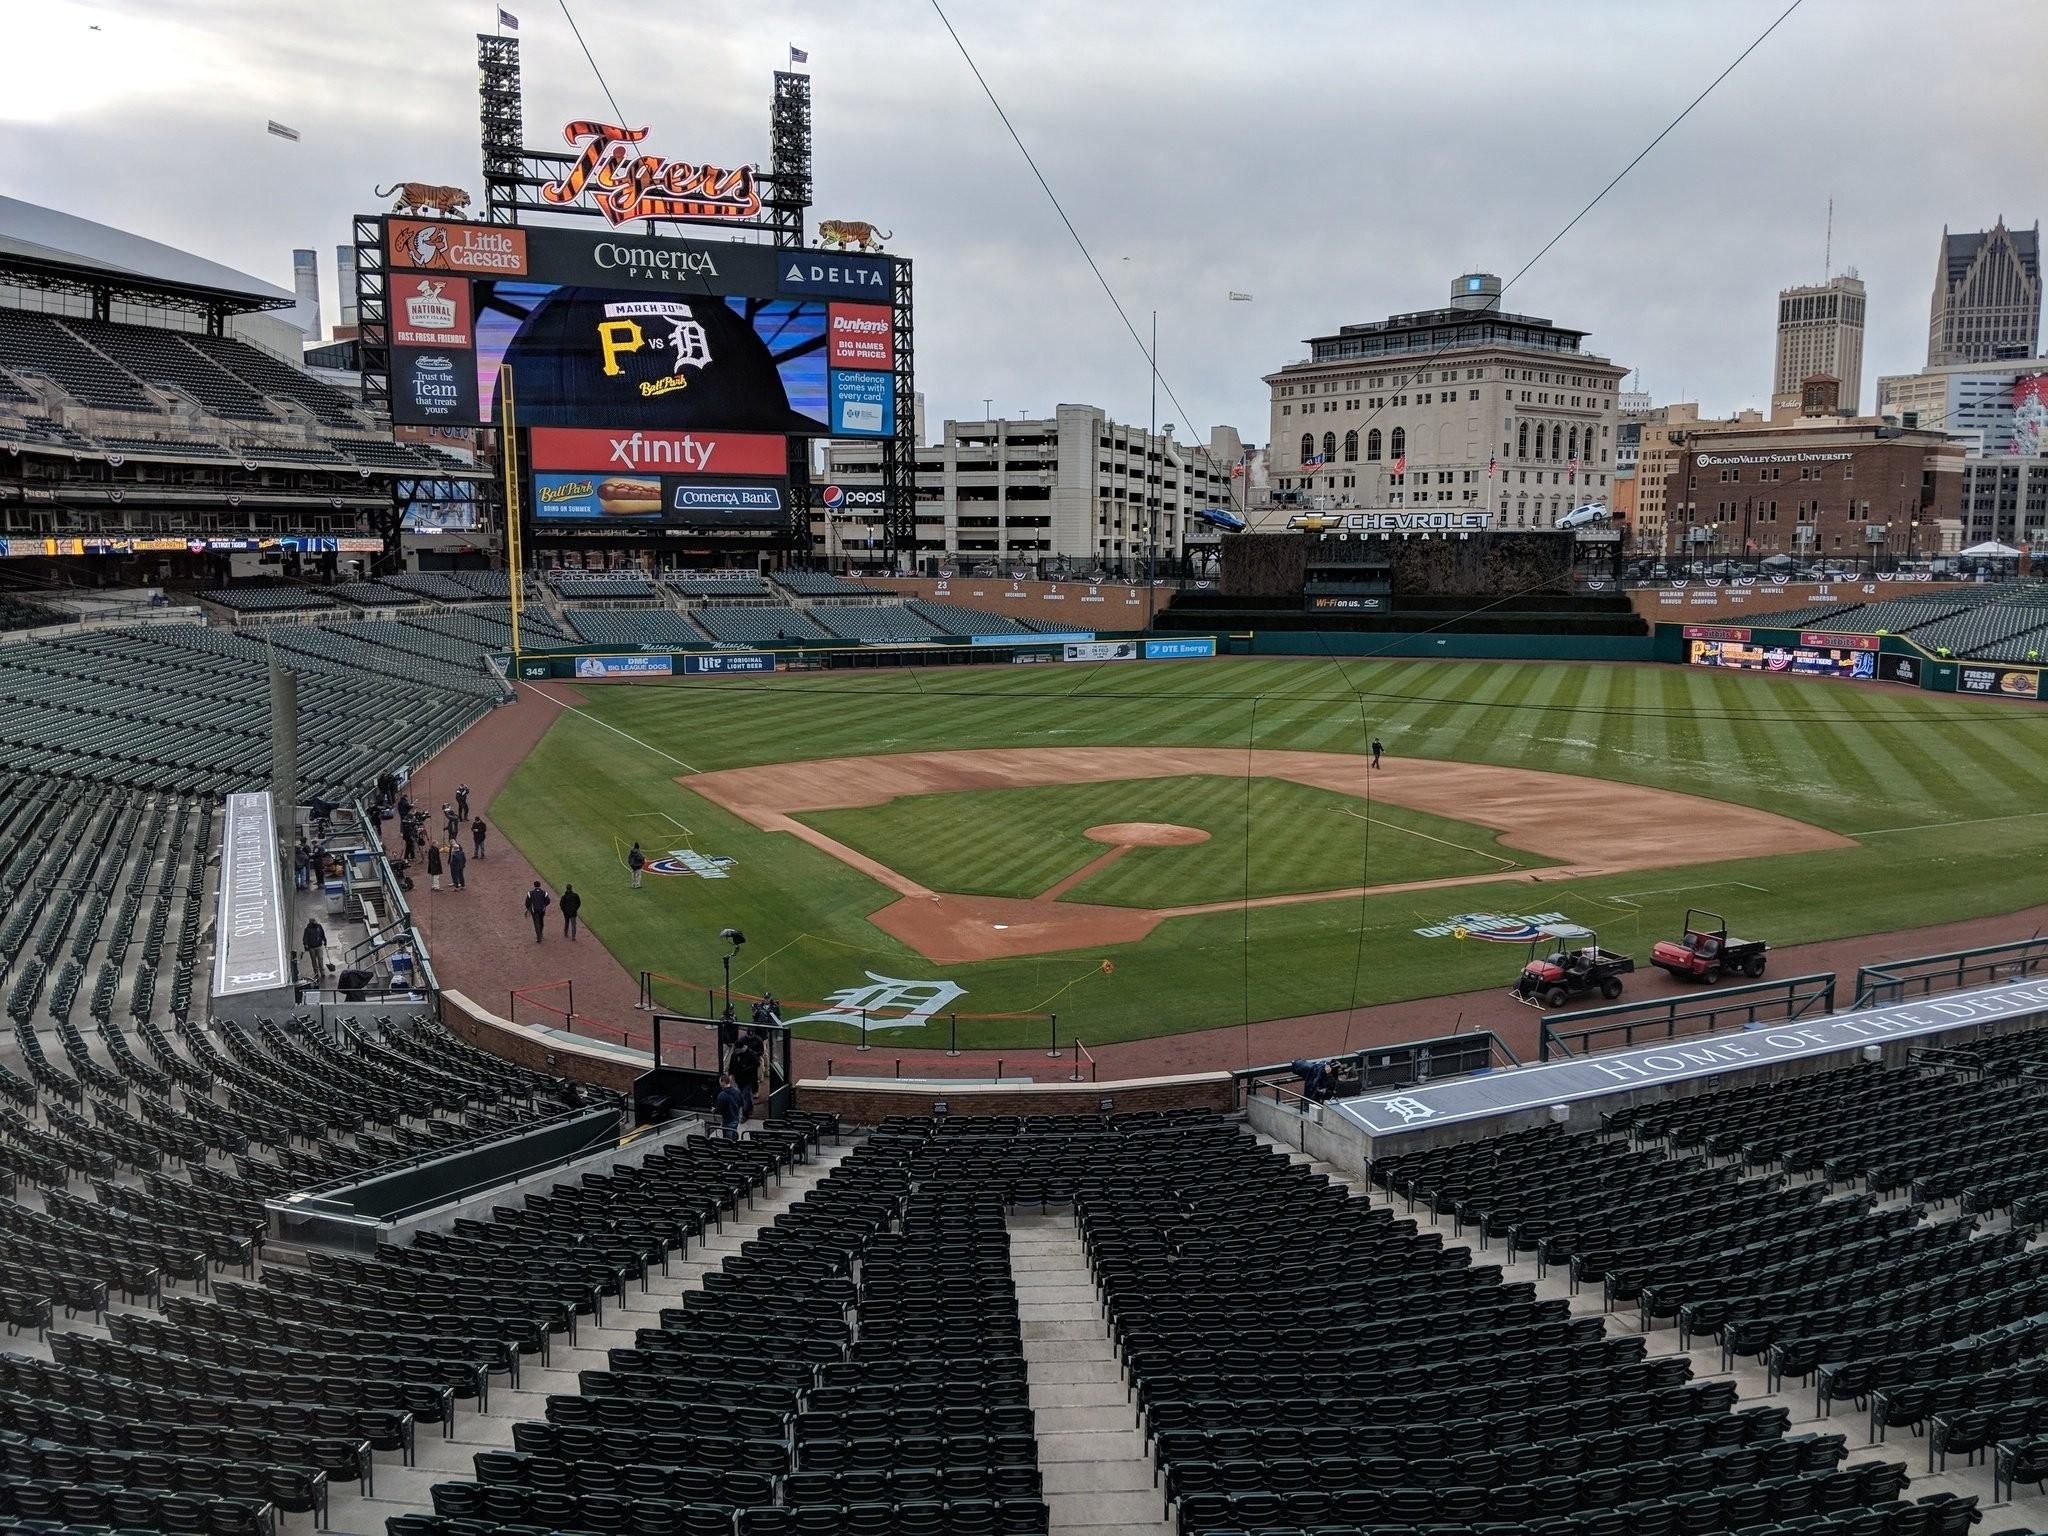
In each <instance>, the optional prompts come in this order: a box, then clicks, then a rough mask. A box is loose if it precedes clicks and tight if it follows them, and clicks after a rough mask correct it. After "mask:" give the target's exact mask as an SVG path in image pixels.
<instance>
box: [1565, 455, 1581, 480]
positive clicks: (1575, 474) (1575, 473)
mask: <svg viewBox="0 0 2048 1536" xmlns="http://www.w3.org/2000/svg"><path fill="white" fill-rule="evenodd" d="M1578 480H1579V460H1578V455H1576V454H1574V455H1573V456H1572V461H1571V466H1570V468H1569V470H1568V471H1567V472H1566V474H1565V477H1564V483H1565V484H1566V485H1576V484H1578Z"/></svg>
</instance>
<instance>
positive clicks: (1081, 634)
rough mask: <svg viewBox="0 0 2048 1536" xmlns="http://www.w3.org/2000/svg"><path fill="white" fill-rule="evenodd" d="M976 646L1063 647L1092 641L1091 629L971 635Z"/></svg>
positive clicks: (1092, 632) (1093, 635)
mask: <svg viewBox="0 0 2048 1536" xmlns="http://www.w3.org/2000/svg"><path fill="white" fill-rule="evenodd" d="M968 638H969V639H970V640H972V641H973V643H974V644H976V645H1065V644H1068V643H1070V642H1079V641H1084V640H1093V639H1094V638H1095V631H1094V630H1092V629H1063V630H1061V631H1060V632H1059V633H1058V634H1053V635H971V636H969V637H968Z"/></svg>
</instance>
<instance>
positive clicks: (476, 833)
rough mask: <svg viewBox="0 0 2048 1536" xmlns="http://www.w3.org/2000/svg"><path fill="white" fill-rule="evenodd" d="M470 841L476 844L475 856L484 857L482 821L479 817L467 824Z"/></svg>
mask: <svg viewBox="0 0 2048 1536" xmlns="http://www.w3.org/2000/svg"><path fill="white" fill-rule="evenodd" d="M469 836H470V840H471V841H472V842H474V843H475V844H476V856H477V857H478V858H482V857H483V856H484V819H483V817H481V816H479V817H477V819H476V820H475V821H472V822H471V823H470V824H469Z"/></svg>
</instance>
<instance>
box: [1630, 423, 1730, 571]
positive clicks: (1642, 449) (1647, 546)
mask: <svg viewBox="0 0 2048 1536" xmlns="http://www.w3.org/2000/svg"><path fill="white" fill-rule="evenodd" d="M1763 424H1764V418H1763V413H1762V412H1761V411H1753V410H1743V411H1737V412H1736V413H1735V414H1734V415H1733V416H1730V417H1728V418H1726V419H1725V420H1716V419H1712V418H1706V419H1703V418H1702V417H1701V416H1700V408H1699V403H1698V402H1697V401H1693V400H1682V401H1678V402H1676V403H1675V404H1672V405H1660V406H1657V407H1655V408H1653V409H1652V410H1650V411H1649V412H1647V413H1646V414H1645V416H1644V418H1643V422H1642V436H1641V441H1640V442H1639V444H1638V446H1637V454H1636V489H1635V497H1636V515H1635V518H1634V520H1633V521H1632V522H1631V523H1630V525H1629V527H1630V536H1629V540H1628V544H1629V547H1630V548H1631V549H1635V550H1639V551H1642V552H1644V553H1647V554H1662V553H1663V552H1665V551H1666V550H1667V549H1669V548H1670V547H1671V545H1670V541H1669V539H1668V537H1667V533H1668V525H1669V522H1670V518H1669V514H1668V510H1667V508H1666V506H1665V501H1664V496H1665V489H1666V486H1667V484H1668V482H1669V480H1670V476H1671V467H1672V465H1673V463H1674V462H1676V459H1677V455H1678V449H1679V445H1680V443H1681V442H1682V440H1683V439H1685V438H1686V437H1688V436H1691V435H1695V434H1698V433H1704V432H1733V431H1743V430H1747V429H1749V428H1753V427H1761V426H1762V425H1763Z"/></svg>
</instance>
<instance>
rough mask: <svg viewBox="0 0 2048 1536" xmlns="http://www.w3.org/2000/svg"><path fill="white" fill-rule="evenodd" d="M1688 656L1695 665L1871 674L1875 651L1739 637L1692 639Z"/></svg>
mask: <svg viewBox="0 0 2048 1536" xmlns="http://www.w3.org/2000/svg"><path fill="white" fill-rule="evenodd" d="M1687 651H1688V659H1689V660H1690V661H1691V663H1692V665H1694V666H1696V667H1730V668H1733V669H1735V670H1736V671H1740V672H1786V673H1792V674H1795V675H1797V676H1801V677H1838V678H1874V677H1876V676H1877V653H1876V652H1874V651H1864V650H1844V649H1841V648H1839V647H1834V646H1830V647H1828V648H1826V649H1824V650H1822V649H1816V648H1813V647H1810V646H1804V645H1801V646H1789V645H1752V644H1749V643H1747V642H1745V641H1740V640H1692V641H1688V642H1687Z"/></svg>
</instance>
